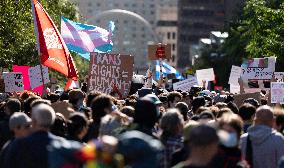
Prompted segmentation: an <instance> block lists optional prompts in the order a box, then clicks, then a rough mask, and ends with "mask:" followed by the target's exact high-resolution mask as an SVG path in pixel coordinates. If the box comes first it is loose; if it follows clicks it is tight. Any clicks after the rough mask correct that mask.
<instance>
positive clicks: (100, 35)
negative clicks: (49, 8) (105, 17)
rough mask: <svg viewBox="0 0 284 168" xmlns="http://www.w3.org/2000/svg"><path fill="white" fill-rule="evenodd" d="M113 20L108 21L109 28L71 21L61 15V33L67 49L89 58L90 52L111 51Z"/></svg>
mask: <svg viewBox="0 0 284 168" xmlns="http://www.w3.org/2000/svg"><path fill="white" fill-rule="evenodd" d="M114 28H115V26H114V22H112V21H111V22H110V23H109V30H105V29H103V28H100V27H97V26H92V25H86V24H82V23H77V22H73V21H71V20H69V19H67V18H65V17H61V35H62V37H63V39H64V41H65V43H66V45H67V47H68V49H69V50H71V51H74V52H76V53H78V54H79V55H81V56H82V57H83V58H85V59H88V60H90V52H100V53H104V52H110V51H112V46H113V43H112V40H111V37H112V32H113V30H114Z"/></svg>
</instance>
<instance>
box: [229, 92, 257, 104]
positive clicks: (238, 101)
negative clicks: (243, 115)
mask: <svg viewBox="0 0 284 168" xmlns="http://www.w3.org/2000/svg"><path fill="white" fill-rule="evenodd" d="M248 98H254V99H255V100H257V101H258V102H259V103H260V101H261V95H260V93H259V92H257V93H244V94H237V95H234V103H236V105H237V106H238V107H240V106H241V105H242V104H243V103H244V100H246V99H248Z"/></svg>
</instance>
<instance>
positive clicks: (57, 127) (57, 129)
mask: <svg viewBox="0 0 284 168" xmlns="http://www.w3.org/2000/svg"><path fill="white" fill-rule="evenodd" d="M50 132H51V133H52V134H54V135H56V136H60V137H66V136H67V122H66V119H65V117H64V116H63V115H62V114H61V113H56V118H55V120H54V123H53V125H52V127H51V130H50Z"/></svg>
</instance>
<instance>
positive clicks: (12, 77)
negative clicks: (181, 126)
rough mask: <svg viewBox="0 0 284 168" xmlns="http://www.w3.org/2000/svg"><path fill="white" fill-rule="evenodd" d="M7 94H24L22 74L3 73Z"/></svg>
mask: <svg viewBox="0 0 284 168" xmlns="http://www.w3.org/2000/svg"><path fill="white" fill-rule="evenodd" d="M3 76H4V83H5V92H10V93H12V92H22V91H24V85H23V74H22V72H6V73H3Z"/></svg>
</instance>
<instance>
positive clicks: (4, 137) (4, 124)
mask: <svg viewBox="0 0 284 168" xmlns="http://www.w3.org/2000/svg"><path fill="white" fill-rule="evenodd" d="M4 109H5V110H4V113H5V117H4V119H3V120H2V121H1V122H0V148H2V147H3V145H4V144H5V143H6V142H7V141H8V140H9V139H10V138H12V133H11V131H10V129H9V120H10V117H11V115H13V114H14V113H15V112H19V111H21V102H20V101H19V100H18V99H15V98H10V99H8V101H7V102H6V104H5V108H4Z"/></svg>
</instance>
